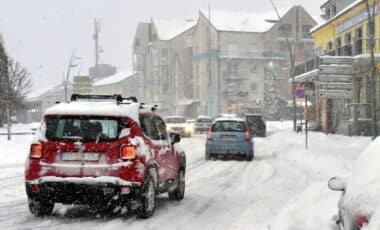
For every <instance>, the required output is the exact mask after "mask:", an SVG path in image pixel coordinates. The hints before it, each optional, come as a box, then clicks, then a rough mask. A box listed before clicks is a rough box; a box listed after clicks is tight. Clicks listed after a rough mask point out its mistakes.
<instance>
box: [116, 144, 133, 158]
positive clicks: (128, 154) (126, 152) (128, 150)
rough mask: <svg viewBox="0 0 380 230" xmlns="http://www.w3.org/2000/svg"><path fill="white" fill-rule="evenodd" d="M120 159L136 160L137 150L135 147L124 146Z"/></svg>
mask: <svg viewBox="0 0 380 230" xmlns="http://www.w3.org/2000/svg"><path fill="white" fill-rule="evenodd" d="M120 158H121V159H122V160H133V159H135V158H136V148H135V146H133V145H124V146H122V147H121V149H120Z"/></svg>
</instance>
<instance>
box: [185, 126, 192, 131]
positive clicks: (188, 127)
mask: <svg viewBox="0 0 380 230" xmlns="http://www.w3.org/2000/svg"><path fill="white" fill-rule="evenodd" d="M185 131H186V132H192V131H193V126H192V125H186V127H185Z"/></svg>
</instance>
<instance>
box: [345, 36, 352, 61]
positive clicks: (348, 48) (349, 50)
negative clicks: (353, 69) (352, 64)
mask: <svg viewBox="0 0 380 230" xmlns="http://www.w3.org/2000/svg"><path fill="white" fill-rule="evenodd" d="M343 53H344V55H347V56H351V55H352V45H351V33H350V32H349V33H346V34H345V35H344V50H343Z"/></svg>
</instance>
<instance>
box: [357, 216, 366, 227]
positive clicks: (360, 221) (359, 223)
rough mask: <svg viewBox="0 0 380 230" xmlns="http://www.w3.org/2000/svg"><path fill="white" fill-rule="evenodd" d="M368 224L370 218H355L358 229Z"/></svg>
mask: <svg viewBox="0 0 380 230" xmlns="http://www.w3.org/2000/svg"><path fill="white" fill-rule="evenodd" d="M367 224H368V218H367V217H366V216H364V215H361V214H358V215H356V216H355V225H356V226H357V227H358V228H362V227H363V226H364V225H367Z"/></svg>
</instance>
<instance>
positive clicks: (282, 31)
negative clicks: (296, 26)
mask: <svg viewBox="0 0 380 230" xmlns="http://www.w3.org/2000/svg"><path fill="white" fill-rule="evenodd" d="M279 36H280V37H282V38H285V37H288V38H291V37H293V28H292V25H291V24H283V25H281V26H280V28H279Z"/></svg>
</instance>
